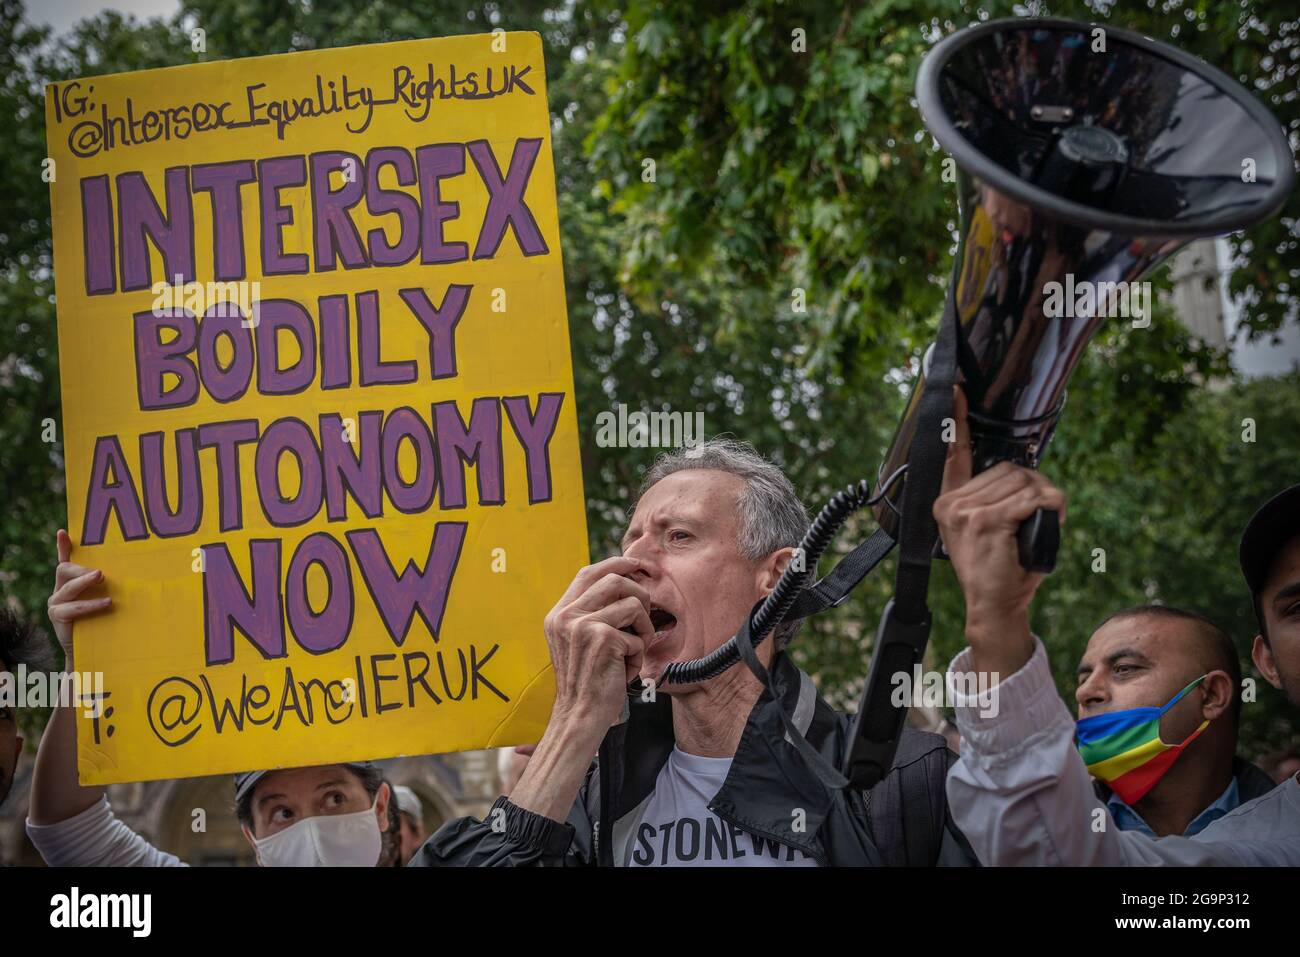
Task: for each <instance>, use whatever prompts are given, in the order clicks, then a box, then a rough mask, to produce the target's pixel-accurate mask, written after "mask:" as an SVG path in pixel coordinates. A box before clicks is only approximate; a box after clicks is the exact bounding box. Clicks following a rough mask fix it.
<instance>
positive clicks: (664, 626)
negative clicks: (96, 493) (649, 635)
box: [650, 606, 677, 644]
mask: <svg viewBox="0 0 1300 957" xmlns="http://www.w3.org/2000/svg"><path fill="white" fill-rule="evenodd" d="M650 625H651V627H653V628H654V630H655V636H654V641H653V642H652V643H655V644H657V643H658V642H660V641H662V640H663V639H665V638H667V637H668V635H669V634H670V633H671V632H672V630H673V629H674V628H676V627H677V616H676V615H674V614H673V613H672V612H670V611H664V610H663V609H662V608H655V607H653V606H652V607H651V608H650Z"/></svg>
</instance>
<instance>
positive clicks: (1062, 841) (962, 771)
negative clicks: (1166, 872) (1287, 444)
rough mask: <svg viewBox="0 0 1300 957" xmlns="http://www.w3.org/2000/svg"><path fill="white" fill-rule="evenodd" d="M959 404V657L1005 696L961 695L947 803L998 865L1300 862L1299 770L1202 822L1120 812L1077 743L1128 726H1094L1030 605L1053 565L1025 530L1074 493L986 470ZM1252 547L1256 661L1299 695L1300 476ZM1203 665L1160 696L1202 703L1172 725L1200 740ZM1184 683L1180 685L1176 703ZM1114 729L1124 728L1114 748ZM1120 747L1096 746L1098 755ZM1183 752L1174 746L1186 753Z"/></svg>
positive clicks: (1141, 727)
mask: <svg viewBox="0 0 1300 957" xmlns="http://www.w3.org/2000/svg"><path fill="white" fill-rule="evenodd" d="M954 418H955V419H956V424H957V429H956V433H957V434H956V441H955V442H953V443H952V445H951V446H950V447H949V454H948V462H947V465H946V467H945V470H944V484H943V494H941V495H940V497H939V499H938V500H937V501H936V502H935V506H934V515H935V519H936V521H937V522H938V525H939V532H940V535H941V536H942V538H943V543H944V546H945V548H946V550H947V552H948V555H949V557H950V558H951V559H952V565H953V570H954V572H955V573H956V575H957V579H958V581H960V583H961V586H962V592H963V594H964V595H965V599H966V640H967V642H968V644H969V647H968V648H966V650H965V651H963V652H962V653H961V654H959V655H958V656H957V657H956V658H955V659H954V660H953V662H952V665H951V666H950V668H949V672H950V687H956V688H962V687H969V686H970V677H971V675H970V673H971V672H974V673H975V674H974V677H976V678H978V677H979V676H980V675H986V676H987V679H986V682H987V681H991V683H992V688H993V690H994V691H995V692H996V694H997V699H996V700H997V702H998V707H997V708H996V709H992V710H993V712H994V713H989V711H990V709H988V708H987V698H986V695H985V694H981V695H973V696H969V697H968V696H964V695H961V694H958V695H956V696H955V699H956V700H955V701H954V704H955V706H956V708H955V710H956V715H957V726H958V729H959V730H960V731H961V736H962V750H961V759H960V760H959V761H958V762H957V763H956V764H955V765H954V766H953V768H952V770H951V771H950V772H949V775H948V782H947V791H948V804H949V807H950V808H951V810H952V815H953V818H954V820H955V821H956V823H957V825H958V827H960V828H961V830H962V832H963V833H964V834H965V835H966V837H967V838H968V839H969V841H970V844H971V847H972V848H973V849H974V851H975V853H976V856H977V857H978V858H979V859H980V861H981V862H982V863H984V864H986V865H1001V866H1006V865H1025V864H1029V865H1043V864H1047V865H1060V864H1065V865H1085V866H1143V865H1161V864H1165V865H1182V866H1213V865H1229V866H1243V865H1246V866H1250V865H1256V866H1257V865H1269V866H1288V867H1289V866H1296V865H1300V779H1297V778H1291V779H1289V780H1287V781H1284V782H1283V783H1282V784H1279V785H1278V786H1277V787H1275V788H1274V789H1273V790H1271V791H1269V792H1268V793H1267V794H1265V795H1263V796H1262V797H1259V798H1256V799H1255V800H1253V801H1248V802H1246V803H1244V804H1241V805H1240V806H1239V807H1237V809H1236V810H1234V811H1232V812H1230V813H1228V814H1225V815H1223V816H1222V817H1220V818H1219V819H1218V820H1216V821H1213V822H1212V823H1210V824H1209V825H1208V826H1206V827H1205V829H1204V830H1202V831H1201V832H1200V833H1198V834H1196V835H1195V836H1193V837H1190V838H1189V837H1183V836H1170V837H1161V838H1153V837H1151V836H1149V835H1146V834H1143V833H1140V832H1138V831H1134V830H1130V831H1124V830H1121V829H1120V828H1119V827H1117V826H1115V823H1114V821H1113V820H1112V819H1111V817H1110V815H1109V814H1108V812H1107V809H1106V805H1105V804H1104V803H1103V801H1102V800H1101V799H1100V798H1098V796H1097V795H1096V793H1094V791H1093V787H1092V780H1091V778H1090V776H1089V773H1088V768H1087V766H1086V765H1085V764H1084V761H1085V758H1084V757H1082V756H1081V755H1080V752H1079V750H1078V743H1079V739H1080V738H1081V737H1082V738H1083V740H1084V747H1085V750H1086V748H1087V747H1088V745H1089V744H1094V745H1095V744H1097V743H1098V742H1099V741H1106V739H1107V738H1108V737H1109V736H1110V735H1112V734H1114V733H1115V732H1116V731H1118V730H1122V729H1120V728H1118V727H1107V726H1105V724H1104V723H1103V722H1093V723H1088V724H1085V725H1084V728H1083V730H1082V732H1080V729H1079V727H1078V726H1077V724H1076V721H1075V719H1074V718H1073V717H1072V716H1071V715H1070V713H1069V711H1068V710H1067V709H1066V707H1065V703H1064V702H1063V701H1062V700H1061V698H1060V696H1059V695H1058V694H1057V691H1056V686H1055V683H1054V682H1053V680H1052V673H1051V668H1050V666H1049V664H1048V659H1047V653H1046V650H1045V649H1044V647H1043V643H1042V642H1041V641H1040V640H1039V639H1038V638H1037V637H1035V636H1034V635H1033V633H1032V632H1031V631H1030V629H1029V606H1030V603H1031V602H1032V601H1033V597H1034V593H1035V592H1036V591H1037V590H1038V586H1039V584H1040V583H1041V582H1042V579H1043V576H1042V575H1041V574H1039V573H1033V572H1027V571H1025V569H1024V568H1022V567H1021V565H1020V561H1019V556H1018V548H1017V539H1016V537H1017V533H1018V531H1019V528H1020V524H1021V523H1022V522H1024V521H1025V520H1026V519H1028V518H1029V517H1030V516H1031V515H1033V513H1034V511H1035V510H1036V509H1039V508H1044V509H1055V510H1057V511H1058V512H1060V514H1061V519H1062V521H1064V520H1065V519H1066V517H1067V516H1066V512H1065V505H1066V500H1065V495H1064V493H1063V492H1061V490H1060V489H1058V488H1056V486H1054V485H1053V484H1052V483H1051V481H1050V480H1048V479H1047V477H1046V476H1044V475H1042V474H1040V473H1037V472H1033V471H1030V470H1028V469H1024V468H1020V467H1019V466H1015V465H1012V464H1010V463H1008V462H1002V463H1000V464H998V465H996V466H994V467H993V468H991V469H989V470H988V471H986V472H982V473H980V474H979V475H973V473H972V468H971V446H970V430H969V427H968V425H967V423H966V409H965V402H964V401H963V397H962V396H961V393H960V390H958V393H957V399H956V409H955V415H954ZM1241 563H1242V570H1243V572H1244V573H1245V577H1246V581H1247V584H1248V585H1249V587H1250V590H1251V593H1252V595H1253V596H1254V599H1255V608H1256V611H1257V614H1258V616H1259V623H1260V635H1259V636H1258V637H1257V638H1256V639H1255V646H1254V649H1253V655H1252V656H1253V658H1254V661H1255V664H1256V667H1258V668H1259V671H1260V673H1261V674H1262V675H1263V676H1264V677H1265V678H1266V679H1267V680H1268V682H1269V683H1270V684H1272V685H1273V686H1274V687H1276V688H1279V689H1281V690H1282V691H1283V692H1284V693H1285V694H1286V696H1287V698H1288V700H1289V702H1290V703H1291V704H1292V705H1294V706H1296V707H1300V486H1296V487H1293V488H1291V489H1288V490H1287V491H1286V492H1283V493H1282V494H1281V495H1279V496H1278V497H1277V498H1275V499H1273V500H1272V501H1271V502H1269V503H1268V504H1267V505H1265V506H1264V507H1263V508H1262V509H1261V510H1260V512H1258V513H1257V514H1256V516H1255V518H1253V519H1252V520H1251V523H1250V525H1249V526H1248V527H1247V529H1246V533H1245V535H1244V536H1243V540H1242V546H1241ZM954 676H962V677H960V678H958V679H956V680H954ZM1198 677H1200V675H1192V676H1191V677H1190V679H1189V680H1188V681H1187V682H1186V683H1185V684H1184V685H1183V686H1182V687H1181V688H1180V687H1178V686H1176V685H1175V686H1174V687H1173V691H1172V693H1171V694H1170V697H1169V698H1168V699H1166V701H1164V702H1159V703H1158V704H1156V705H1155V707H1156V708H1157V709H1159V710H1162V711H1163V712H1164V714H1162V715H1161V716H1160V717H1161V718H1162V719H1163V718H1164V717H1165V715H1171V716H1173V717H1171V719H1170V720H1171V723H1172V722H1176V721H1178V720H1179V717H1180V714H1181V707H1190V708H1192V710H1193V713H1192V714H1191V716H1190V718H1188V719H1184V720H1186V723H1185V724H1184V725H1183V727H1182V728H1181V729H1178V730H1173V729H1170V730H1168V731H1162V732H1161V734H1162V735H1163V740H1164V742H1167V743H1172V744H1182V745H1186V746H1190V745H1191V744H1193V743H1195V742H1196V741H1199V740H1200V738H1203V737H1204V735H1205V734H1207V733H1209V729H1208V727H1206V729H1205V730H1202V731H1200V734H1199V737H1197V738H1192V735H1193V734H1195V733H1196V732H1197V729H1198V728H1200V727H1202V725H1203V724H1204V721H1205V716H1204V713H1202V715H1201V716H1200V717H1199V718H1198V717H1197V716H1196V714H1195V713H1194V711H1195V705H1196V699H1197V698H1199V697H1202V695H1203V692H1201V691H1200V689H1202V688H1204V687H1205V685H1206V683H1207V681H1208V677H1207V678H1206V679H1205V680H1202V681H1201V682H1200V683H1199V684H1197V685H1195V687H1193V688H1191V689H1190V690H1188V691H1187V693H1186V694H1183V695H1179V692H1180V691H1181V690H1182V688H1185V687H1187V686H1188V685H1191V684H1192V682H1194V681H1195V679H1196V678H1198ZM989 686H990V685H989V684H988V683H984V684H980V685H979V687H982V688H988V687H989ZM1174 697H1178V701H1177V702H1175V704H1174V706H1173V707H1171V708H1168V709H1165V708H1164V707H1163V706H1164V704H1165V703H1167V701H1169V700H1172V699H1173V698H1174ZM1184 702H1187V705H1184ZM1202 708H1204V705H1203V704H1202ZM1139 717H1142V718H1145V719H1147V720H1144V721H1136V722H1125V721H1119V722H1115V724H1116V725H1121V724H1126V725H1127V730H1128V731H1130V732H1131V733H1132V737H1133V738H1134V739H1140V740H1136V743H1135V741H1129V742H1120V746H1121V747H1122V745H1123V744H1125V743H1127V744H1128V745H1129V747H1127V748H1123V749H1122V750H1120V751H1119V752H1118V754H1124V753H1127V752H1130V751H1132V750H1133V749H1134V747H1138V748H1140V747H1141V746H1142V745H1143V744H1144V743H1149V741H1150V740H1151V738H1150V731H1151V724H1150V721H1149V719H1150V718H1151V717H1152V714H1151V712H1145V713H1144V714H1143V715H1140V716H1139ZM1162 723H1163V722H1162ZM1213 723H1214V722H1213V721H1211V722H1210V724H1211V725H1213ZM1098 725H1102V726H1101V727H1098ZM1135 728H1136V729H1137V730H1134V729H1135ZM1189 739H1190V740H1189ZM1115 745H1116V742H1115V741H1114V740H1111V741H1109V742H1108V750H1109V749H1110V748H1113V747H1114V746H1115ZM1152 750H1153V751H1159V753H1166V754H1167V753H1168V751H1169V749H1167V748H1159V747H1157V748H1154V749H1152ZM1184 750H1186V749H1185V748H1184ZM1115 756H1117V755H1115V754H1110V755H1109V757H1107V756H1105V755H1090V756H1089V758H1088V760H1092V759H1093V758H1095V757H1101V760H1102V761H1105V760H1109V759H1111V758H1113V757H1115ZM1175 758H1176V759H1177V755H1175ZM1166 760H1170V759H1168V758H1166ZM1099 763H1100V762H1094V764H1099ZM1178 763H1179V760H1173V762H1172V764H1171V767H1177V766H1178ZM1101 770H1102V773H1109V771H1108V770H1106V769H1101ZM1130 770H1131V769H1130ZM1120 777H1122V774H1121V775H1119V776H1116V777H1114V778H1113V780H1119V778H1120ZM1130 783H1131V782H1130ZM1126 786H1127V785H1126ZM1148 793H1149V792H1148Z"/></svg>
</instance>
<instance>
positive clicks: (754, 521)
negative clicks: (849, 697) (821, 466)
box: [636, 439, 809, 651]
mask: <svg viewBox="0 0 1300 957" xmlns="http://www.w3.org/2000/svg"><path fill="white" fill-rule="evenodd" d="M691 469H708V470H711V471H715V472H727V473H729V474H731V475H737V476H739V477H740V478H742V479H744V480H745V491H744V492H742V493H741V495H740V500H739V501H738V502H737V511H738V512H739V518H740V532H739V534H738V535H737V537H736V546H737V547H738V548H739V550H740V554H741V555H743V556H744V557H745V558H747V559H748V560H749V561H751V562H757V561H760V560H761V559H764V558H766V557H767V556H768V555H771V554H772V553H773V552H775V551H778V550H780V549H782V548H795V547H797V546H798V545H799V542H800V541H802V539H803V536H804V533H805V532H807V531H808V524H809V522H808V512H807V510H806V509H805V508H804V505H803V502H801V501H800V500H799V495H798V493H797V492H795V490H794V486H793V485H792V484H791V483H790V480H789V479H788V478H787V477H786V475H785V473H784V472H782V471H781V469H780V467H779V466H777V465H775V464H774V463H772V462H769V461H768V460H767V459H765V458H763V456H761V455H759V454H758V452H757V451H756V450H755V449H754V447H753V446H752V445H750V444H749V443H748V442H740V441H737V440H735V439H705V440H703V441H701V442H696V443H694V444H693V445H689V446H687V447H685V448H681V449H674V450H673V451H671V452H665V453H663V454H662V455H660V456H659V458H658V459H656V460H655V463H654V465H653V466H651V468H650V471H649V472H647V473H646V477H645V481H643V482H642V483H641V488H640V489H639V490H638V491H637V493H636V498H637V501H640V500H641V496H643V495H645V493H646V492H647V491H648V490H649V489H650V487H651V486H652V485H654V484H655V483H656V482H659V481H661V480H662V479H665V478H667V477H668V476H670V475H672V474H674V473H676V472H685V471H689V470H691ZM798 628H799V623H798V622H792V623H789V624H782V625H778V626H777V628H776V630H775V632H774V633H773V640H774V641H775V646H776V649H777V650H778V651H780V650H782V649H783V648H785V646H786V645H787V644H789V642H790V639H791V638H792V637H794V633H795V632H796V631H797V630H798Z"/></svg>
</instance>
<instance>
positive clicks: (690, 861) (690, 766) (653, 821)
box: [626, 747, 817, 867]
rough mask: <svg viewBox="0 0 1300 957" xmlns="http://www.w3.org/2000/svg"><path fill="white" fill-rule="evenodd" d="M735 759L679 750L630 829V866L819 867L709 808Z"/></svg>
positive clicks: (664, 767)
mask: <svg viewBox="0 0 1300 957" xmlns="http://www.w3.org/2000/svg"><path fill="white" fill-rule="evenodd" d="M731 761H732V759H731V758H704V757H700V756H699V755H695V754H687V753H686V752H685V751H682V750H680V749H678V748H676V747H674V748H673V753H672V754H671V755H669V757H668V760H667V762H665V763H664V766H663V768H661V769H660V771H659V777H658V778H656V779H655V788H654V793H653V794H651V795H650V797H649V799H648V800H647V802H646V805H645V809H644V811H643V812H642V814H641V817H640V820H638V821H637V822H636V823H635V824H634V826H633V831H632V838H631V841H630V843H629V853H628V858H627V861H626V864H627V866H629V867H662V866H664V865H668V866H673V867H816V866H817V861H816V860H815V859H813V858H811V857H809V856H808V855H807V854H805V853H804V852H803V851H800V850H797V849H796V848H793V847H788V846H786V845H784V844H781V843H780V842H778V841H776V840H773V839H772V838H766V837H761V836H760V835H757V834H752V833H750V832H749V831H746V830H744V829H743V828H740V827H737V826H735V825H733V824H730V823H728V822H727V821H724V820H723V819H722V818H720V817H718V815H716V814H714V813H713V812H712V811H710V810H709V807H708V805H709V802H710V801H712V800H713V798H714V796H715V795H716V794H717V793H718V791H719V790H721V789H722V784H723V782H724V781H726V779H727V772H728V771H730V770H731Z"/></svg>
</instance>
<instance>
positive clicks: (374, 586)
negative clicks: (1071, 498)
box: [46, 33, 588, 784]
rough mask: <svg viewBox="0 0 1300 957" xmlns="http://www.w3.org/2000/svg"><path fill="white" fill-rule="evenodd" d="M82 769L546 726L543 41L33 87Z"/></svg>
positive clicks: (575, 520) (565, 426)
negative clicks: (96, 696) (82, 593)
mask: <svg viewBox="0 0 1300 957" xmlns="http://www.w3.org/2000/svg"><path fill="white" fill-rule="evenodd" d="M46 120H47V130H48V141H49V150H50V157H51V159H52V160H53V165H52V167H51V170H52V172H53V175H54V179H53V182H52V184H51V189H52V196H53V210H54V268H55V279H56V291H57V298H58V323H59V352H60V371H61V376H62V387H63V440H64V448H65V453H66V463H67V479H68V520H69V531H70V533H71V534H72V537H73V540H74V542H75V543H77V548H76V550H75V552H74V556H73V560H74V561H77V562H79V563H81V564H84V565H89V566H92V567H96V568H99V569H101V570H103V572H104V573H105V576H106V581H107V587H108V593H109V594H110V595H111V596H112V597H113V600H114V609H113V610H112V611H111V612H110V613H109V614H106V615H103V616H99V617H97V618H92V619H89V620H86V621H84V622H81V623H78V625H77V629H76V633H75V637H76V649H75V651H76V667H77V670H78V671H80V672H88V671H89V672H102V673H103V676H104V681H103V689H102V705H101V707H100V709H99V714H97V715H95V716H93V717H87V716H84V715H83V716H82V717H80V718H79V719H78V720H79V727H78V746H79V767H80V775H81V780H82V781H83V783H96V784H98V783H109V782H115V781H131V780H147V779H153V778H171V777H185V776H191V775H199V774H213V773H218V772H231V771H240V770H246V769H256V768H271V767H294V766H303V765H311V764H320V763H332V762H337V761H346V760H359V759H364V758H382V757H389V756H394V755H401V754H425V753H435V752H442V751H452V750H460V749H467V748H478V747H488V746H499V745H506V744H516V743H520V742H525V741H535V740H537V739H538V738H539V737H540V735H541V731H542V729H543V728H544V727H545V724H546V720H547V718H548V717H549V714H550V708H551V702H552V699H553V696H554V682H553V675H552V672H551V670H550V659H549V656H548V653H547V649H546V643H545V638H544V636H543V633H542V618H543V617H544V615H545V613H546V611H547V610H548V609H549V608H550V607H551V605H552V604H553V603H554V602H555V600H556V599H557V598H558V597H559V595H560V594H561V593H562V592H563V591H564V589H565V587H566V586H567V584H568V582H569V581H570V579H571V578H572V575H573V573H574V571H575V570H576V569H577V568H578V567H579V566H581V565H583V564H585V563H586V562H587V560H588V559H587V546H586V523H585V518H584V512H583V504H584V503H583V492H582V476H581V471H580V465H579V453H578V437H577V418H576V415H575V409H574V399H573V370H572V364H571V358H570V350H569V338H568V324H567V315H566V308H565V298H564V277H563V269H562V264H561V259H560V239H559V224H558V217H557V211H556V198H555V170H554V166H553V161H552V157H551V141H550V121H549V113H548V109H547V100H546V83H545V77H544V67H543V62H542V46H541V40H540V37H539V36H538V35H537V34H533V33H529V34H523V33H508V34H496V35H493V36H474V37H457V38H450V39H433V40H418V41H409V42H401V43H390V44H383V45H377V46H367V47H362V48H354V49H341V50H322V51H315V52H305V53H294V54H286V55H283V56H269V57H260V58H256V59H248V60H238V61H225V62H215V63H203V64H195V65H191V66H183V67H175V68H169V69H163V70H150V71H146V72H141V73H131V74H122V75H117V76H107V77H94V78H89V79H83V80H78V81H70V82H66V83H59V84H54V85H51V86H50V87H49V89H48V91H47V97H46Z"/></svg>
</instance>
